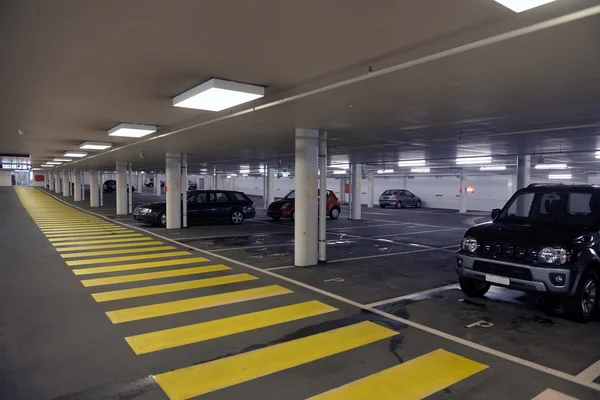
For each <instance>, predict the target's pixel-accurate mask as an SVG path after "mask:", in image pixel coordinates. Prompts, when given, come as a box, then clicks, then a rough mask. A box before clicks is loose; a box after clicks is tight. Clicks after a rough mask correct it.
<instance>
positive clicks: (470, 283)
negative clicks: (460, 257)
mask: <svg viewBox="0 0 600 400" xmlns="http://www.w3.org/2000/svg"><path fill="white" fill-rule="evenodd" d="M458 283H459V284H460V288H461V290H462V291H463V293H464V294H466V295H467V296H469V297H483V296H484V295H485V294H486V293H487V291H488V290H490V284H489V283H485V282H479V281H475V280H473V279H469V278H463V277H462V276H461V277H459V278H458Z"/></svg>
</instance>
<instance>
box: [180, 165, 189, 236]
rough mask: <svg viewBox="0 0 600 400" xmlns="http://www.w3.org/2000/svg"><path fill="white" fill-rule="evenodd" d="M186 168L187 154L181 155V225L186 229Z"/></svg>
mask: <svg viewBox="0 0 600 400" xmlns="http://www.w3.org/2000/svg"><path fill="white" fill-rule="evenodd" d="M188 187H189V185H188V166H187V154H185V153H184V154H182V155H181V194H182V195H183V196H182V197H181V225H182V226H183V227H184V228H187V226H188V221H187V206H188V204H187V193H188Z"/></svg>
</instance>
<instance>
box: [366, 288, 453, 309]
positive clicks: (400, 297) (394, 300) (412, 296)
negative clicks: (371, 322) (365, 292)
mask: <svg viewBox="0 0 600 400" xmlns="http://www.w3.org/2000/svg"><path fill="white" fill-rule="evenodd" d="M458 288H459V286H458V284H457V283H453V284H452V285H446V286H440V287H436V288H433V289H427V290H423V291H421V292H416V293H411V294H407V295H404V296H399V297H394V298H392V299H387V300H381V301H376V302H375V303H369V304H366V306H367V307H377V306H382V305H384V304H389V303H395V302H397V301H400V300H407V299H412V298H415V297H419V296H423V295H426V294H431V293H439V292H444V291H446V290H450V289H458Z"/></svg>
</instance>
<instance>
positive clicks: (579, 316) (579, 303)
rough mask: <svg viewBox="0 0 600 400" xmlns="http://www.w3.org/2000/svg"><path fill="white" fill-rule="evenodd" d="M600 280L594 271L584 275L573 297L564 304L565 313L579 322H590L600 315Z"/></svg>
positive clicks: (586, 272)
mask: <svg viewBox="0 0 600 400" xmlns="http://www.w3.org/2000/svg"><path fill="white" fill-rule="evenodd" d="M599 290H600V279H598V274H597V273H596V272H595V271H593V270H588V271H585V272H584V273H583V276H582V277H581V279H580V280H579V284H578V285H577V290H576V291H575V295H574V296H573V297H570V298H568V299H567V300H565V302H564V303H563V309H564V311H565V313H566V314H567V315H568V316H569V317H570V318H571V319H573V320H575V321H577V322H589V321H591V320H593V319H594V318H596V316H597V315H598V291H599Z"/></svg>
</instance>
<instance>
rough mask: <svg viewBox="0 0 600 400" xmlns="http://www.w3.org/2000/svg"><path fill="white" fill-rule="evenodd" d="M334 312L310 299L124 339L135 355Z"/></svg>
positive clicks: (323, 304) (329, 307)
mask: <svg viewBox="0 0 600 400" xmlns="http://www.w3.org/2000/svg"><path fill="white" fill-rule="evenodd" d="M334 311H337V308H334V307H331V306H329V305H327V304H325V303H321V302H320V301H316V300H313V301H307V302H305V303H299V304H292V305H290V306H283V307H277V308H271V309H269V310H264V311H257V312H253V313H248V314H242V315H236V316H235V317H228V318H222V319H218V320H215V321H208V322H201V323H199V324H192V325H186V326H180V327H177V328H171V329H165V330H162V331H157V332H150V333H144V334H142V335H136V336H129V337H126V338H125V340H126V341H127V343H129V346H131V349H132V350H133V351H134V352H135V354H137V355H140V354H147V353H152V352H154V351H159V350H166V349H172V348H173V347H179V346H185V345H188V344H192V343H198V342H204V341H206V340H212V339H217V338H221V337H224V336H231V335H235V334H236V333H242V332H246V331H252V330H256V329H260V328H265V327H267V326H274V325H279V324H283V323H286V322H291V321H296V320H298V319H303V318H309V317H314V316H316V315H321V314H326V313H330V312H334Z"/></svg>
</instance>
